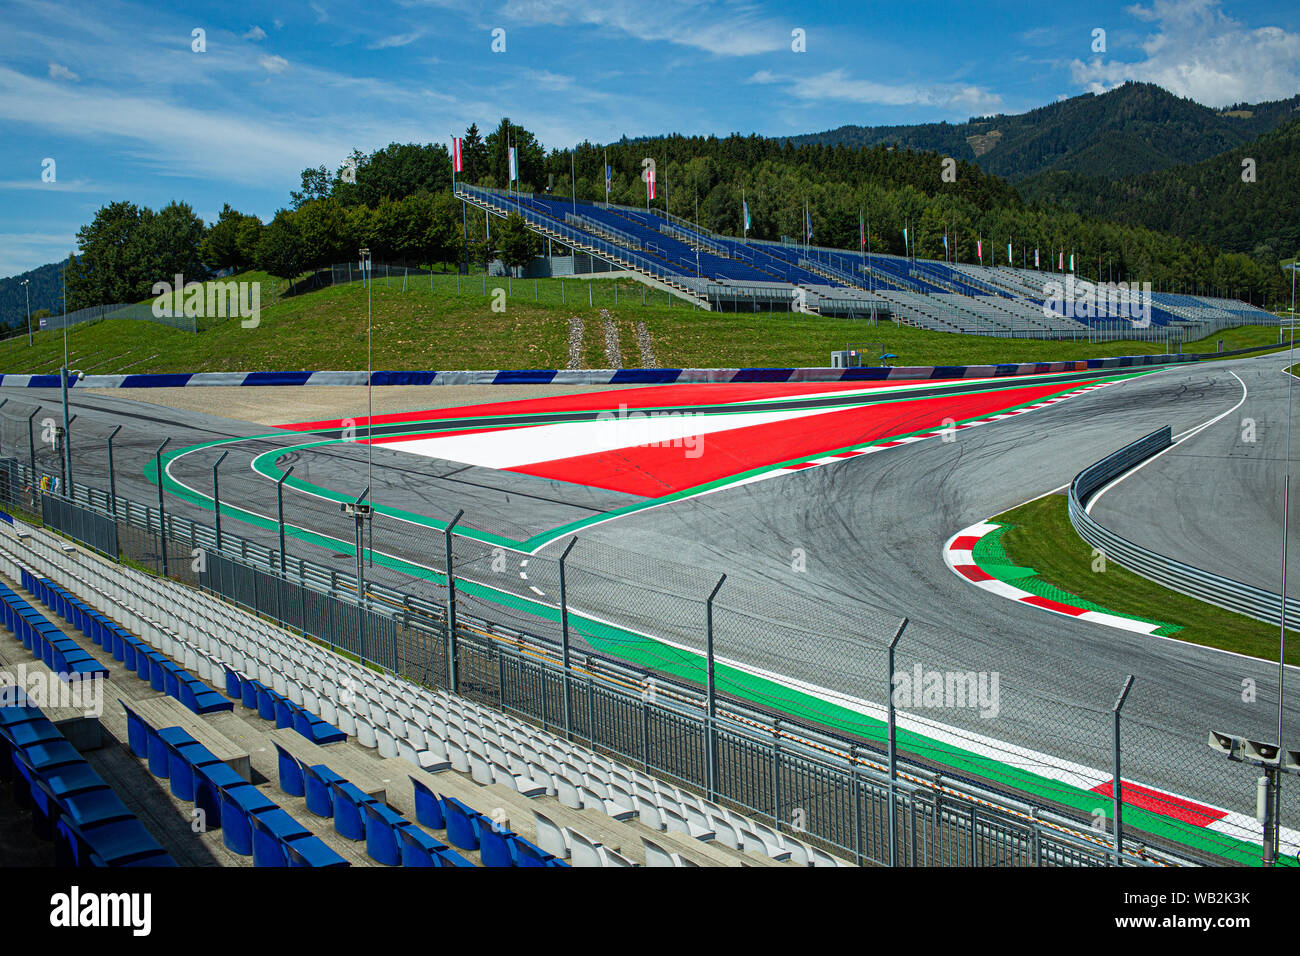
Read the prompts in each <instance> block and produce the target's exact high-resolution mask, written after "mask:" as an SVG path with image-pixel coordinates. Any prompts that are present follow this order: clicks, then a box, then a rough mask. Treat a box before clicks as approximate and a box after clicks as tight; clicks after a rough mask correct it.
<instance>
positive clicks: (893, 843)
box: [886, 618, 907, 866]
mask: <svg viewBox="0 0 1300 956" xmlns="http://www.w3.org/2000/svg"><path fill="white" fill-rule="evenodd" d="M906 628H907V618H903V620H902V621H901V622H899V625H898V630H897V631H895V632H894V637H893V639H892V640H891V641H890V642H889V692H888V695H887V701H888V702H887V704H886V714H887V716H888V718H889V740H888V746H889V751H888V755H889V865H890V866H897V864H898V806H897V801H895V799H894V781H895V780H897V779H898V736H897V730H898V722H897V720H896V719H895V715H894V649H895V648H896V647H898V640H899V638H901V637H902V636H903V631H904V630H905V629H906Z"/></svg>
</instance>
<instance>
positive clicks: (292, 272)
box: [257, 209, 308, 280]
mask: <svg viewBox="0 0 1300 956" xmlns="http://www.w3.org/2000/svg"><path fill="white" fill-rule="evenodd" d="M307 264H308V257H307V253H306V250H305V248H304V246H303V241H302V236H301V234H300V233H299V230H298V223H297V222H296V221H295V219H294V214H293V213H292V212H290V211H289V210H288V209H281V210H280V211H279V212H277V213H276V214H275V218H274V219H272V220H271V224H270V225H268V226H267V227H266V229H265V230H263V232H262V238H261V239H260V240H259V241H258V243H257V267H258V268H259V269H264V270H266V271H267V272H269V273H270V274H271V275H273V276H279V277H280V278H282V279H290V280H292V279H294V278H296V277H297V276H299V275H301V274H302V273H303V272H304V271H305V270H306V268H307Z"/></svg>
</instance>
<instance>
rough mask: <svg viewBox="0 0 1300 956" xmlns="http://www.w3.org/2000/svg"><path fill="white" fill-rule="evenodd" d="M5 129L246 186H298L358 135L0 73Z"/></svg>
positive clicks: (348, 130)
mask: <svg viewBox="0 0 1300 956" xmlns="http://www.w3.org/2000/svg"><path fill="white" fill-rule="evenodd" d="M6 122H12V123H15V124H20V125H22V126H24V127H28V126H30V127H36V128H40V129H46V130H53V131H56V132H58V133H60V134H63V135H71V136H76V137H78V138H79V139H80V140H83V141H84V140H90V141H98V142H109V143H113V142H114V141H116V142H118V143H122V144H124V148H123V152H124V153H126V154H127V155H130V156H132V157H134V158H135V159H137V160H138V161H139V162H140V164H141V165H142V166H143V167H145V168H147V169H152V170H154V171H156V172H161V173H164V174H168V175H181V176H194V175H199V176H207V177H210V178H212V179H214V180H218V181H221V182H231V181H234V182H240V183H245V184H249V185H260V184H263V183H265V182H266V181H267V180H268V179H277V178H278V179H283V180H284V181H286V182H293V181H296V178H297V173H298V171H299V170H302V169H304V168H306V167H307V166H315V165H318V164H319V163H321V162H323V161H326V160H327V159H328V157H332V156H339V157H342V156H346V155H347V154H348V152H349V151H350V149H351V146H352V143H351V142H350V141H349V140H350V139H351V138H352V137H353V136H355V135H357V133H358V132H359V131H358V130H357V129H355V128H338V127H336V126H328V127H327V128H328V129H330V132H329V133H321V134H316V135H313V134H312V133H311V132H310V131H309V129H302V130H300V129H298V128H297V126H296V124H290V123H284V122H282V121H280V120H278V119H276V118H274V117H261V116H257V117H254V116H249V115H247V112H246V111H232V112H228V113H222V112H218V111H215V110H212V109H209V108H201V107H193V106H189V105H178V104H173V103H170V102H167V101H166V100H163V99H159V98H158V97H156V96H153V95H130V94H117V93H107V92H97V91H88V90H83V89H81V88H78V89H76V90H71V89H68V88H66V87H64V86H62V85H60V84H57V83H53V82H50V81H47V80H41V79H33V78H31V77H28V76H25V75H23V74H21V73H18V72H16V71H14V70H10V69H7V68H5V67H3V66H0V123H6ZM317 128H319V127H317Z"/></svg>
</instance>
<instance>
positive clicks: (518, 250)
mask: <svg viewBox="0 0 1300 956" xmlns="http://www.w3.org/2000/svg"><path fill="white" fill-rule="evenodd" d="M493 238H494V239H495V240H496V246H497V251H498V252H499V253H500V254H501V261H502V262H504V263H505V264H506V265H507V266H510V267H511V268H518V267H521V266H526V265H528V263H530V262H532V261H533V257H534V256H536V255H537V254H538V253H540V252H541V248H542V244H541V240H539V239H538V238H537V236H535V235H534V234H533V233H531V232H529V231H528V226H527V224H526V223H525V222H524V217H523V216H521V215H519V213H517V212H512V213H511V214H510V217H509V218H508V219H506V221H505V222H504V223H502V225H501V226H500V227H499V228H498V231H497V232H496V233H494V234H493Z"/></svg>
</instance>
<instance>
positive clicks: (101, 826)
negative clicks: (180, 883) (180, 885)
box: [0, 688, 176, 867]
mask: <svg viewBox="0 0 1300 956" xmlns="http://www.w3.org/2000/svg"><path fill="white" fill-rule="evenodd" d="M0 703H3V706H0V778H3V779H12V781H13V783H14V795H15V797H17V798H18V799H19V802H20V803H28V802H29V803H30V806H31V808H32V810H33V814H34V818H35V820H36V829H37V832H38V833H39V834H40V835H42V836H45V837H52V838H53V839H54V846H55V862H56V865H59V866H74V867H77V866H82V867H107V866H151V867H153V866H175V865H176V863H175V861H174V860H173V859H172V858H171V856H170V855H169V854H168V853H167V852H166V851H165V850H163V848H162V847H161V846H159V844H158V841H157V840H155V839H154V838H153V836H151V835H150V833H149V831H147V830H146V829H145V828H144V826H143V825H142V824H141V823H140V821H139V820H138V819H137V818H136V816H135V814H134V813H132V812H131V810H130V809H128V808H127V806H126V805H125V804H124V803H123V802H122V801H121V799H120V798H119V797H118V796H117V794H116V793H115V792H114V791H113V789H112V788H111V787H109V786H108V785H107V784H106V783H104V781H103V779H102V778H101V777H100V776H99V774H98V773H96V772H95V770H94V768H92V767H91V766H90V764H89V763H87V762H86V759H85V758H84V757H83V756H82V755H81V754H80V753H78V752H77V750H76V748H75V747H73V746H72V744H70V743H69V742H68V741H67V739H65V738H64V736H63V735H62V734H61V733H59V730H58V728H56V727H55V726H54V724H52V723H51V722H50V721H49V719H48V718H47V717H46V716H45V714H44V713H43V712H42V711H41V710H40V709H39V708H37V707H33V706H31V704H30V702H29V701H28V700H27V699H26V697H25V695H24V694H23V693H22V691H21V689H20V688H6V689H5V690H4V691H3V692H2V693H0Z"/></svg>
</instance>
